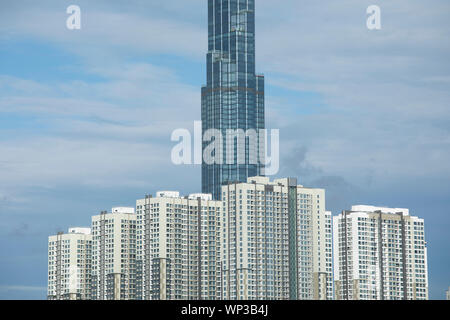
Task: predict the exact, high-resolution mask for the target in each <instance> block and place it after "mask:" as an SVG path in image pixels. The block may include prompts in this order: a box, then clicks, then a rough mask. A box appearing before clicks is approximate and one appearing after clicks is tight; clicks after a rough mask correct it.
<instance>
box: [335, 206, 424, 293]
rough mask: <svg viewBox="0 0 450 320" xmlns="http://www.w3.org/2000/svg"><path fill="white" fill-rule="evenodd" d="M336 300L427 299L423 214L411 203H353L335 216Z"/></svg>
mask: <svg viewBox="0 0 450 320" xmlns="http://www.w3.org/2000/svg"><path fill="white" fill-rule="evenodd" d="M333 234H334V237H333V247H334V281H335V298H336V299H337V300H425V299H428V270H427V243H426V241H425V229H424V220H423V219H420V218H418V217H415V216H410V215H409V210H408V209H397V208H383V207H373V206H353V207H352V209H351V210H350V211H344V212H342V213H341V214H340V215H339V216H336V217H333Z"/></svg>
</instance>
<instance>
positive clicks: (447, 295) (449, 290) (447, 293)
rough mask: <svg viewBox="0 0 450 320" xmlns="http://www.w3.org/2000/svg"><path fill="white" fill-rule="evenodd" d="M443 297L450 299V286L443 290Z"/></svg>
mask: <svg viewBox="0 0 450 320" xmlns="http://www.w3.org/2000/svg"><path fill="white" fill-rule="evenodd" d="M445 298H446V299H447V300H450V287H448V290H447V291H446V292H445Z"/></svg>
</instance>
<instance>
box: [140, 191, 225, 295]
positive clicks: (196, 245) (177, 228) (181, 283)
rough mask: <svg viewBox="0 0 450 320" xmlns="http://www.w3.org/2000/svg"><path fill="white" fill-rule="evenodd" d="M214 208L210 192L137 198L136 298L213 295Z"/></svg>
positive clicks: (216, 256)
mask: <svg viewBox="0 0 450 320" xmlns="http://www.w3.org/2000/svg"><path fill="white" fill-rule="evenodd" d="M220 210H221V203H220V202H219V201H213V200H212V197H211V195H210V194H192V195H190V196H187V197H180V195H179V193H178V192H174V191H172V192H171V191H164V192H158V193H157V194H156V197H152V196H146V197H145V199H141V200H137V202H136V212H137V217H138V220H137V221H138V222H137V227H138V229H137V264H138V267H137V270H138V272H137V277H138V299H143V300H214V299H216V297H217V296H218V294H219V292H220V290H219V288H218V284H220V283H219V282H218V280H219V276H220V267H219V264H218V262H219V253H220V251H219V216H220V212H221V211H220Z"/></svg>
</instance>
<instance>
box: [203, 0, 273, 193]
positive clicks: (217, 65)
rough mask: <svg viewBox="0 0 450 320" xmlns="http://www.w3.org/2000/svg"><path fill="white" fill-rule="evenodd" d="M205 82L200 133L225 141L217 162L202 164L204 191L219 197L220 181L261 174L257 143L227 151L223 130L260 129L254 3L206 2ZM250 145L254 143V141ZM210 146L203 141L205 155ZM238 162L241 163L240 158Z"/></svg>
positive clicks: (261, 82)
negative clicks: (214, 131)
mask: <svg viewBox="0 0 450 320" xmlns="http://www.w3.org/2000/svg"><path fill="white" fill-rule="evenodd" d="M206 61H207V68H206V69H207V84H206V86H204V87H203V88H202V131H203V136H204V137H205V136H206V134H205V133H206V132H207V130H210V129H217V130H218V131H220V133H221V134H222V137H223V141H218V140H216V143H218V144H219V145H218V148H216V151H215V153H216V154H215V156H219V158H222V159H223V161H222V162H221V163H217V162H215V163H212V164H207V163H205V161H204V162H203V165H202V192H203V193H210V194H212V195H213V199H215V200H219V199H220V192H221V190H220V188H221V185H222V183H224V182H228V181H231V182H234V181H240V182H246V181H247V177H252V176H259V175H263V169H262V166H261V162H260V161H257V160H258V159H260V157H259V155H260V154H264V150H262V149H263V148H262V147H259V145H260V144H257V145H256V144H254V141H253V140H252V137H251V134H250V135H249V136H245V137H243V139H244V140H243V142H242V143H241V146H242V147H244V148H243V149H240V147H239V146H238V145H239V144H240V142H239V141H241V140H240V139H239V138H237V142H236V141H235V139H234V138H233V140H232V141H228V145H229V147H231V148H232V149H233V150H234V151H233V153H231V149H230V152H229V153H227V149H226V144H227V142H226V140H227V139H225V137H227V130H236V129H241V130H243V132H245V133H247V132H248V130H255V131H256V132H257V133H259V130H260V129H264V127H265V124H264V76H263V75H257V74H255V0H209V1H208V54H207V58H206ZM252 141H253V142H252ZM209 144H210V143H209V142H203V148H202V150H203V151H205V149H206V148H207V146H208V145H209ZM239 159H241V161H240V160H239Z"/></svg>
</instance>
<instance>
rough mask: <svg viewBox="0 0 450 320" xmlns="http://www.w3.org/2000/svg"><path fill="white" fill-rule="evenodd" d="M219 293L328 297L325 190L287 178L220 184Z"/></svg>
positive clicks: (238, 296) (283, 297)
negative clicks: (312, 187) (304, 185)
mask: <svg viewBox="0 0 450 320" xmlns="http://www.w3.org/2000/svg"><path fill="white" fill-rule="evenodd" d="M222 206H223V210H222V215H221V218H220V219H221V221H220V223H221V236H220V246H221V283H222V292H221V296H220V297H219V298H220V299H224V300H228V299H233V300H241V299H242V300H288V299H289V300H297V299H300V300H308V299H311V300H312V299H314V300H321V299H323V300H325V299H332V297H333V288H332V257H331V254H332V242H331V213H330V212H327V211H325V191H324V190H323V189H309V188H304V187H303V186H301V185H297V180H296V179H293V178H288V179H279V180H274V181H273V182H270V181H269V178H265V177H252V178H248V180H247V182H245V183H229V184H227V185H225V186H223V187H222Z"/></svg>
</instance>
